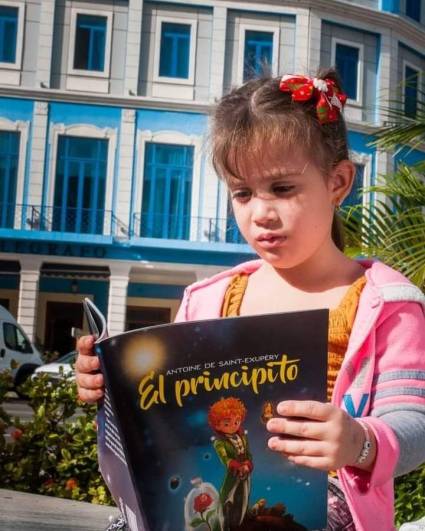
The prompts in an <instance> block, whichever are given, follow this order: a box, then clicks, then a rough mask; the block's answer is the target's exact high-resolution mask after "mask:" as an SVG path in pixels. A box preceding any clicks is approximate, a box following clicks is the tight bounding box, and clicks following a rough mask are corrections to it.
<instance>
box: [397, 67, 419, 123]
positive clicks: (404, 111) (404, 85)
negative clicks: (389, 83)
mask: <svg viewBox="0 0 425 531" xmlns="http://www.w3.org/2000/svg"><path fill="white" fill-rule="evenodd" d="M402 64H403V72H402V76H403V77H402V79H403V84H402V87H403V94H402V102H403V103H402V105H403V107H402V109H403V113H404V115H405V116H407V114H406V67H409V68H411V69H412V70H414V71H415V72H416V73H417V74H418V89H417V90H418V94H417V98H416V104H418V103H420V102H421V101H422V100H421V94H422V86H423V79H422V76H423V72H422V70H421V68H420V67H418V66H417V65H415V64H413V63H412V62H410V61H408V60H406V59H403V63H402ZM416 112H417V109H416Z"/></svg>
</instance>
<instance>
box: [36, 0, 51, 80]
mask: <svg viewBox="0 0 425 531" xmlns="http://www.w3.org/2000/svg"><path fill="white" fill-rule="evenodd" d="M54 18H55V0H43V1H42V2H41V4H40V24H39V26H38V30H39V36H38V47H37V77H36V79H37V84H38V86H39V87H43V88H49V87H50V70H51V65H52V45H53V26H54Z"/></svg>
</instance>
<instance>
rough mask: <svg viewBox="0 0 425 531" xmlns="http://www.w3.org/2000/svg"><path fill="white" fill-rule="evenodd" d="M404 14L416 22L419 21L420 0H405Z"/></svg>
mask: <svg viewBox="0 0 425 531" xmlns="http://www.w3.org/2000/svg"><path fill="white" fill-rule="evenodd" d="M406 15H407V16H408V17H410V18H413V20H416V21H417V22H420V21H421V0H406Z"/></svg>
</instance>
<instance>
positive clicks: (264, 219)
mask: <svg viewBox="0 0 425 531" xmlns="http://www.w3.org/2000/svg"><path fill="white" fill-rule="evenodd" d="M251 201H252V221H253V222H254V223H257V224H258V225H263V224H265V223H270V222H274V221H276V220H277V219H278V214H277V212H276V209H275V208H274V205H273V201H270V200H266V199H262V198H260V197H254V198H252V199H251Z"/></svg>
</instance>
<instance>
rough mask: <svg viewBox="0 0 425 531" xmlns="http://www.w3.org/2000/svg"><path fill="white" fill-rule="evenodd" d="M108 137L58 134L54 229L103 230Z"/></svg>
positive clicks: (96, 231) (94, 232)
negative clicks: (97, 137) (81, 136)
mask: <svg viewBox="0 0 425 531" xmlns="http://www.w3.org/2000/svg"><path fill="white" fill-rule="evenodd" d="M107 143H108V141H107V140H104V139H95V138H80V137H72V136H60V137H59V142H58V154H57V164H56V181H55V195H54V206H53V230H57V231H61V232H76V233H87V234H102V232H103V221H104V216H105V210H104V208H105V189H106V164H107V160H106V159H107Z"/></svg>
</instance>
